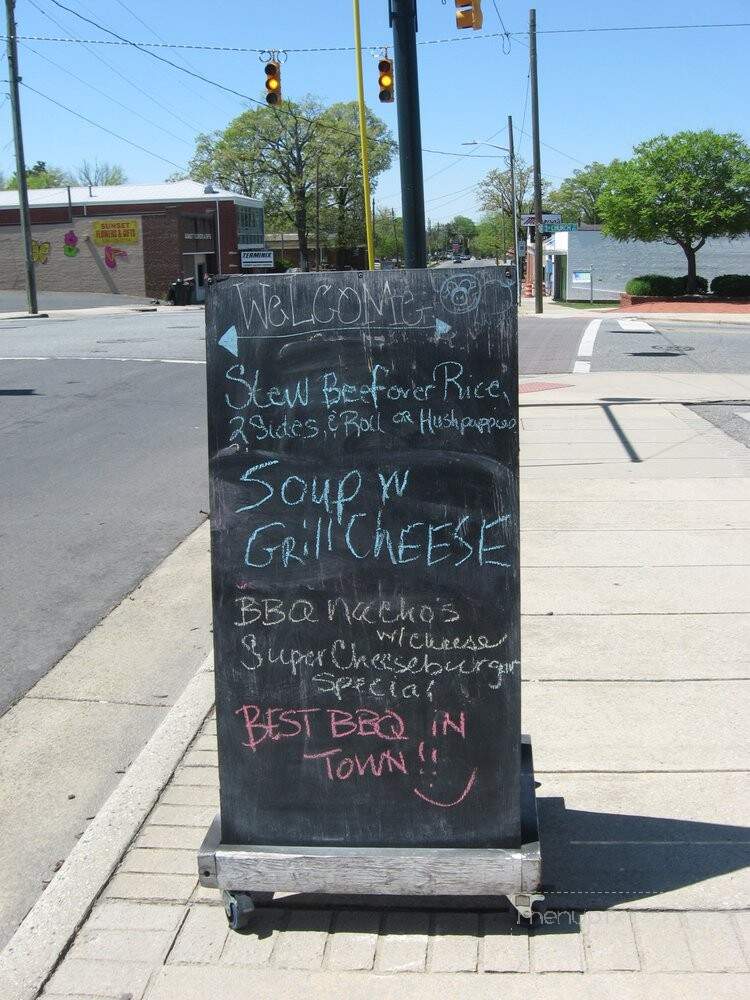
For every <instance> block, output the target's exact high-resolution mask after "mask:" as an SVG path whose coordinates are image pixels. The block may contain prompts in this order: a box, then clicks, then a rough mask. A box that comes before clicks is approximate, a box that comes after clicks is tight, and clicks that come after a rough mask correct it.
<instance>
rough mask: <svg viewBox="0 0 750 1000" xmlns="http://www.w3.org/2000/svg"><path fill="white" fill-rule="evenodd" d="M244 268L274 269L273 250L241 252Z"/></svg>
mask: <svg viewBox="0 0 750 1000" xmlns="http://www.w3.org/2000/svg"><path fill="white" fill-rule="evenodd" d="M240 264H241V265H242V267H273V250H240Z"/></svg>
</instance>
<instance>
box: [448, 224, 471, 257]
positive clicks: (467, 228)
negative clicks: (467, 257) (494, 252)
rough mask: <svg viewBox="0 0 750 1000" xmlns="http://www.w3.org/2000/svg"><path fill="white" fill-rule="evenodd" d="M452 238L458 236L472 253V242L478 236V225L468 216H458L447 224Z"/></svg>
mask: <svg viewBox="0 0 750 1000" xmlns="http://www.w3.org/2000/svg"><path fill="white" fill-rule="evenodd" d="M446 225H447V227H448V232H449V234H450V236H457V237H460V238H461V239H462V240H463V244H464V246H465V247H466V249H467V251H469V252H470V251H471V245H472V240H473V239H474V237H475V236H476V235H477V227H476V223H475V222H474V220H473V219H470V218H468V216H466V215H456V216H454V218H452V219H451V221H450V222H448V223H446Z"/></svg>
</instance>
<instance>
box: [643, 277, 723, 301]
mask: <svg viewBox="0 0 750 1000" xmlns="http://www.w3.org/2000/svg"><path fill="white" fill-rule="evenodd" d="M695 281H696V284H697V286H698V292H701V293H705V292H707V291H708V282H707V281H706V279H705V278H702V277H701V276H700V275H697V276H696V279H695ZM625 291H626V292H627V294H628V295H657V296H667V297H670V296H673V295H686V294H687V276H684V277H680V278H672V277H670V276H669V275H667V274H642V275H640V276H639V277H637V278H631V279H630V281H629V282H628V283H627V285H625Z"/></svg>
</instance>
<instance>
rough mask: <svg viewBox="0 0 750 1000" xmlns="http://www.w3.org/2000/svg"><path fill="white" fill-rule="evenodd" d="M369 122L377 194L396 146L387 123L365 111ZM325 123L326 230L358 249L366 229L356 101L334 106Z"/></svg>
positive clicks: (322, 185) (322, 170)
mask: <svg viewBox="0 0 750 1000" xmlns="http://www.w3.org/2000/svg"><path fill="white" fill-rule="evenodd" d="M365 121H366V123H367V137H368V143H367V147H368V156H369V165H370V183H371V186H372V189H373V191H374V190H375V189H376V187H377V178H378V177H379V175H380V174H382V173H383V172H384V171H385V170H387V169H388V168H389V167H390V165H391V162H392V160H393V154H394V152H395V150H396V144H395V143H394V142H393V140H392V138H391V135H390V132H389V131H388V127H387V126H386V124H385V123H384V122H382V121H381V120H380V119H379V118H378V117H377V116H376V115H374V114H373V113H372V112H371V111H370V110H369V109H366V110H365ZM321 123H322V125H323V126H325V127H327V130H326V133H325V134H326V136H327V141H326V142H325V143H324V150H323V153H322V154H321V158H320V174H319V176H320V199H321V204H322V205H323V206H324V207H323V213H322V215H323V218H324V219H325V221H326V226H325V230H326V231H327V232H331V233H333V234H334V239H335V243H336V246H337V247H349V246H354V245H356V244H358V243H362V242H363V240H364V229H365V225H364V205H363V188H362V164H361V158H360V145H359V112H358V109H357V103H356V101H349V102H347V103H339V104H332V105H331V106H330V107H329V108H326V110H325V111H324V113H323V115H322V118H321ZM316 177H317V164H316Z"/></svg>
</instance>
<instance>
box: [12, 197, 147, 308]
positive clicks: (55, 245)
mask: <svg viewBox="0 0 750 1000" xmlns="http://www.w3.org/2000/svg"><path fill="white" fill-rule="evenodd" d="M102 218H112V219H121V218H123V216H98V220H97V221H100V220H101V219H102ZM129 218H131V219H132V218H135V219H136V220H137V221H138V224H139V227H140V230H141V237H140V239H139V241H138V243H135V244H127V245H124V244H123V245H122V246H120V247H118V248H117V249H120V250H124V251H125V253H126V254H127V256H119V257H117V259H116V266H115V267H114V268H109V267H107V266H106V263H105V252H104V247H100V246H96V244H95V243H94V241H93V238H92V223H93V221H94V220H93V219H92V218H90V217H88V218H77V219H74V220H73V222H70V221H66V222H59V223H47V224H41V225H40V224H35V225H34V226H32V239H33V241H34V245H35V248H36V251H37V256H38V258H39V259H38V262H37V263H35V265H34V267H35V272H36V280H37V287H38V288H39V291H42V292H69V291H77V292H107V293H110V294H113V293H114V294H119V295H140V296H142V295H145V293H146V288H145V276H144V267H143V235H142V234H143V226H142V222H143V220H142V219H141V218H140V216H135V217H133V216H132V215H131V216H129ZM70 232H73V233H75V235H76V237H77V240H78V242H77V243H76V244H75V246H76V249H77V250H78V253H77V254H75V255H73V256H68V255H67V254H65V253H64V248H65V245H66V244H65V235H66V234H67V233H70ZM47 244H49V246H47ZM24 282H25V268H24V260H23V250H22V243H21V231H20V228H19V227H18V226H3V227H2V228H0V288H2V289H9V290H20V289H23V288H24V287H25V285H24Z"/></svg>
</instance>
